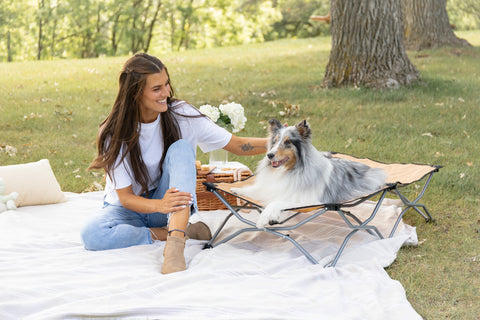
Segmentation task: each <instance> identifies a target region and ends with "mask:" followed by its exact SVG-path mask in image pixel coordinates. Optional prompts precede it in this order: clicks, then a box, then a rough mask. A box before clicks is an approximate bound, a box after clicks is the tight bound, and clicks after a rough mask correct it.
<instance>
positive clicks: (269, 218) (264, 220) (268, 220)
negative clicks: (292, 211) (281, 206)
mask: <svg viewBox="0 0 480 320" xmlns="http://www.w3.org/2000/svg"><path fill="white" fill-rule="evenodd" d="M278 221H280V210H278V209H275V208H271V207H270V208H269V206H267V207H266V208H265V209H264V210H263V212H262V213H261V214H260V217H259V218H258V220H257V223H256V225H257V228H265V227H267V226H268V225H274V224H277V223H278Z"/></svg>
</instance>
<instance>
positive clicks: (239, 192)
mask: <svg viewBox="0 0 480 320" xmlns="http://www.w3.org/2000/svg"><path fill="white" fill-rule="evenodd" d="M242 190H243V189H242V188H231V189H230V191H232V192H233V193H235V194H238V195H243V194H242Z"/></svg>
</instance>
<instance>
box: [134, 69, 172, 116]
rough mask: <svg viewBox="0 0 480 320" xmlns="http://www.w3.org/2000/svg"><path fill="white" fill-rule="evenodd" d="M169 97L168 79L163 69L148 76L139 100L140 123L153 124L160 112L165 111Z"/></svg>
mask: <svg viewBox="0 0 480 320" xmlns="http://www.w3.org/2000/svg"><path fill="white" fill-rule="evenodd" d="M169 96H170V79H168V76H167V72H166V71H165V69H163V70H162V71H161V72H160V73H153V74H149V75H148V76H147V81H146V82H145V87H144V88H143V94H142V98H141V99H140V113H141V116H142V122H143V123H150V122H153V121H155V120H156V119H157V117H158V114H159V113H160V112H165V111H167V108H168V107H167V98H168V97H169Z"/></svg>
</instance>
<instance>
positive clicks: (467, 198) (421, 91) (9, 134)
mask: <svg viewBox="0 0 480 320" xmlns="http://www.w3.org/2000/svg"><path fill="white" fill-rule="evenodd" d="M459 36H460V37H463V38H466V39H468V40H469V41H470V42H471V43H472V44H474V45H475V46H479V45H480V32H479V31H475V32H471V31H469V32H461V33H459ZM329 48H330V39H329V38H327V37H325V38H316V39H303V40H282V41H277V42H269V43H264V44H253V45H248V46H237V47H228V48H218V49H208V50H198V51H187V52H182V53H171V54H165V55H161V56H159V57H160V58H161V59H162V60H163V61H164V62H165V64H166V65H167V66H168V68H169V72H170V75H171V77H172V82H173V85H174V86H175V89H176V91H177V93H178V96H179V97H181V98H184V99H186V100H188V101H189V102H191V103H192V104H194V105H197V106H199V105H201V104H204V103H210V104H212V105H219V104H220V103H222V102H226V101H235V102H238V103H241V104H242V105H243V106H244V107H245V108H246V114H247V117H248V121H247V126H246V129H245V131H243V132H241V133H240V134H241V135H246V136H247V135H248V136H264V135H265V134H266V131H265V122H266V121H268V119H270V118H274V117H275V118H278V119H280V120H281V121H283V122H288V123H290V124H294V123H296V122H297V121H299V120H301V119H308V120H309V121H310V123H311V125H312V128H313V140H314V143H315V145H316V146H317V147H318V148H319V149H322V150H334V151H339V152H345V153H349V154H353V155H356V156H359V157H370V158H373V159H377V160H380V161H385V162H419V163H432V164H439V165H443V166H444V168H442V169H441V170H440V172H439V173H438V174H437V175H436V176H435V177H434V179H433V181H432V184H431V186H430V189H429V191H428V192H427V194H426V195H425V196H424V200H425V202H426V203H427V204H428V206H429V208H430V209H431V211H432V214H433V215H434V217H435V218H436V219H437V222H436V223H435V224H425V223H424V221H423V220H422V218H421V217H420V216H418V215H416V214H414V213H412V212H410V213H407V215H406V217H405V219H406V220H407V222H409V223H410V224H412V225H414V226H416V227H417V232H418V237H419V239H420V240H422V241H423V240H425V241H424V242H423V243H422V244H421V245H420V246H418V247H411V248H404V249H402V250H400V252H399V255H398V258H397V261H396V262H395V263H394V264H393V265H392V266H391V267H389V268H388V272H389V274H390V275H391V276H392V277H393V278H394V279H398V280H399V281H400V282H401V283H402V285H403V286H404V287H405V289H406V292H407V297H408V299H409V301H410V302H411V303H412V305H413V307H414V308H415V309H416V310H417V311H418V312H419V313H420V314H421V315H422V316H424V317H425V318H426V319H441V318H448V319H474V318H476V317H477V316H478V314H480V310H479V308H480V307H479V304H478V297H479V296H480V292H479V288H480V277H478V274H480V263H479V262H478V261H479V260H480V249H479V248H480V233H479V230H480V224H479V223H478V219H479V217H480V209H479V208H480V196H479V191H480V190H479V189H480V188H479V182H478V181H479V179H480V177H479V163H480V161H479V155H480V147H479V146H480V141H479V136H480V132H479V131H480V126H479V125H478V123H479V120H480V119H479V113H480V111H479V106H480V90H479V88H480V64H479V63H478V61H480V50H479V48H478V47H473V48H462V49H454V48H443V49H439V50H428V51H422V52H409V56H410V59H411V60H412V62H413V63H414V64H415V65H416V66H417V68H418V69H419V70H420V72H421V75H422V81H421V82H419V83H417V84H415V85H413V86H411V87H408V88H401V89H399V90H395V91H373V90H368V89H356V88H341V89H330V90H327V89H323V88H321V86H320V84H321V81H322V78H323V73H324V70H325V66H326V64H327V61H328V56H329ZM126 59H127V57H121V58H101V59H92V60H62V61H42V62H24V63H10V64H6V63H4V64H0V92H1V94H0V112H1V114H2V116H1V118H0V146H1V147H5V146H6V145H9V146H14V147H16V148H17V153H16V156H14V157H12V156H9V155H8V154H7V153H5V152H3V153H0V164H2V165H5V164H13V163H24V162H30V161H36V160H39V159H42V158H48V159H49V160H50V162H51V164H52V167H53V170H54V172H55V174H56V176H57V179H58V180H59V182H60V185H61V186H62V189H63V190H65V191H73V192H82V191H83V190H85V189H86V188H88V187H89V186H91V185H92V184H93V183H94V182H99V183H102V177H101V175H99V174H98V172H87V171H86V168H87V167H88V165H89V163H90V161H91V160H92V159H93V157H94V156H95V153H96V148H95V136H96V133H97V129H98V124H99V123H100V121H101V120H102V119H103V118H104V117H105V116H106V115H107V114H108V112H109V110H110V108H111V105H112V103H113V99H114V98H115V94H116V91H117V77H118V74H119V71H120V68H121V66H122V64H123V62H124V61H125V60H126ZM289 105H298V106H300V113H299V114H298V115H294V116H290V117H284V116H281V115H280V114H279V112H280V111H283V109H284V108H285V107H286V106H289ZM198 158H199V159H200V160H202V161H203V162H205V161H206V160H207V155H204V154H203V153H202V152H200V151H199V152H198ZM230 159H232V160H237V161H241V162H243V163H245V164H247V165H248V166H250V167H251V168H254V167H255V164H256V162H257V161H258V160H259V159H260V156H256V157H237V156H233V155H231V156H230ZM416 192H418V190H416V189H415V188H414V189H413V191H412V193H416ZM475 257H476V260H475Z"/></svg>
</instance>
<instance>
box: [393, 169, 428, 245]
mask: <svg viewBox="0 0 480 320" xmlns="http://www.w3.org/2000/svg"><path fill="white" fill-rule="evenodd" d="M434 173H435V172H432V173H430V174H429V176H428V178H427V181H426V182H425V185H424V186H423V188H422V191H421V192H420V194H419V195H418V196H417V197H416V198H415V200H413V201H410V200H408V199H407V197H405V196H404V195H403V194H402V193H401V192H400V190H398V188H395V189H394V192H395V194H396V195H397V196H398V197H399V198H400V200H402V202H403V204H404V205H405V208H404V209H403V210H402V212H401V213H400V215H399V216H398V218H397V221H396V222H395V225H394V226H393V228H392V231H391V232H390V235H389V237H390V238H391V237H393V235H394V234H395V231H396V230H397V227H398V225H399V224H400V222H401V221H402V218H403V215H404V214H405V213H406V212H407V211H408V210H410V209H414V210H415V211H417V212H418V213H419V214H420V215H421V216H422V217H423V218H424V219H425V221H426V222H434V221H435V219H433V218H432V215H431V214H430V211H429V210H428V209H427V207H426V206H425V205H424V204H421V203H417V202H418V201H419V200H420V199H421V198H422V197H423V195H424V194H425V191H426V190H427V187H428V185H429V184H430V180H432V176H433V174H434ZM419 208H422V209H423V211H424V212H422V211H421V210H420V209H419Z"/></svg>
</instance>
